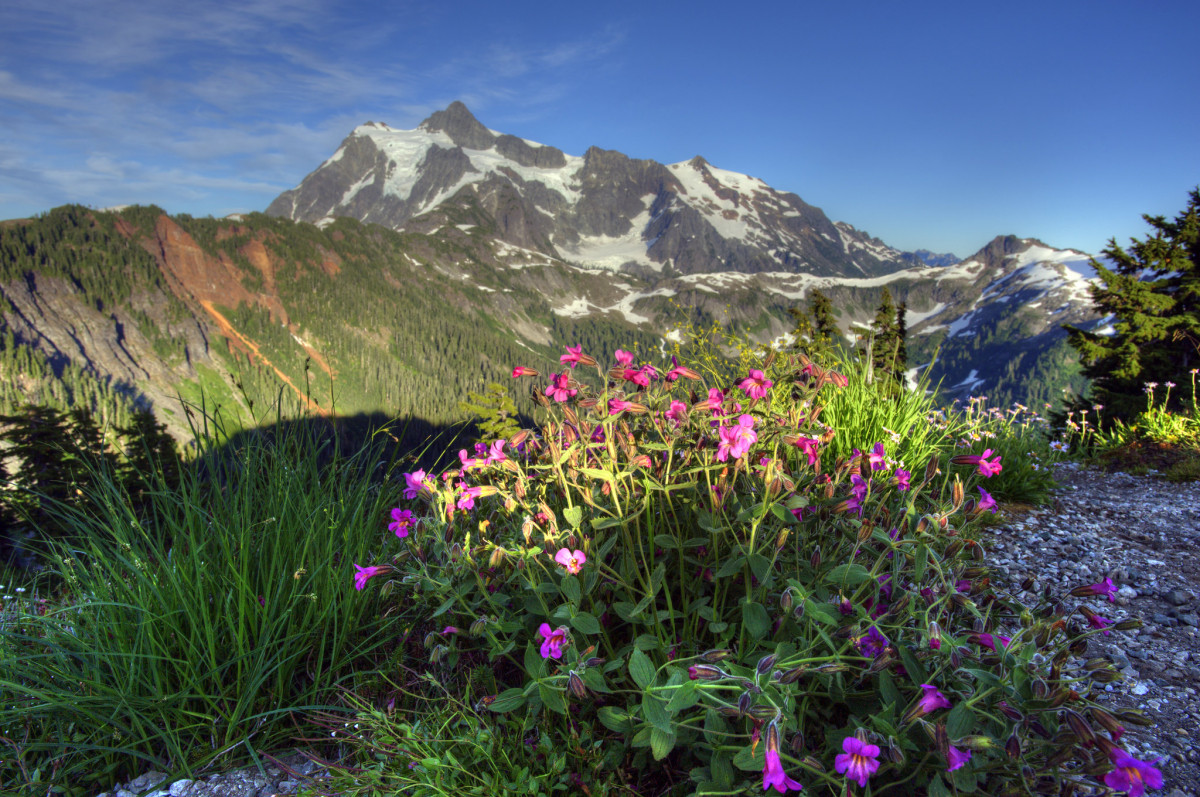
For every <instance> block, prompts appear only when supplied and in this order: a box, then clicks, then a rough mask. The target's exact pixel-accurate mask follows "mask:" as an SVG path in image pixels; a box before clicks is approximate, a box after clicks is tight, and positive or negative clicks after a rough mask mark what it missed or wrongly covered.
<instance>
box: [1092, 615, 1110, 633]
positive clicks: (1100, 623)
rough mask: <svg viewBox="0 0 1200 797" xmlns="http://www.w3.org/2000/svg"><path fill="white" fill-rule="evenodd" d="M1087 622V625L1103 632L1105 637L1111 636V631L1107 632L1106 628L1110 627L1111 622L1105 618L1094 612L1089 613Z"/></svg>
mask: <svg viewBox="0 0 1200 797" xmlns="http://www.w3.org/2000/svg"><path fill="white" fill-rule="evenodd" d="M1087 621H1088V625H1090V626H1091V627H1092V628H1099V629H1100V630H1101V631H1103V632H1104V635H1105V636H1109V635H1111V634H1112V631H1109V630H1108V627H1109V626H1110V625H1112V620H1109V619H1108V618H1107V617H1101V616H1100V615H1098V614H1096V613H1095V612H1090V613H1088V615H1087Z"/></svg>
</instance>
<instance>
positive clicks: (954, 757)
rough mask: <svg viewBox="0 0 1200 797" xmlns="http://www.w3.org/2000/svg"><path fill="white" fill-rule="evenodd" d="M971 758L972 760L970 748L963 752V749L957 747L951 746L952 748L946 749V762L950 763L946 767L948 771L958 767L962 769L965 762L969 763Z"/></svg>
mask: <svg viewBox="0 0 1200 797" xmlns="http://www.w3.org/2000/svg"><path fill="white" fill-rule="evenodd" d="M970 760H971V751H970V750H967V751H966V752H963V751H962V750H959V749H958V748H957V747H954V746H951V747H950V749H949V750H947V751H946V763H948V764H949V765H950V766H948V767H946V771H947V772H953V771H954V770H956V769H960V768H962V766H963V764H965V763H967V762H968V761H970Z"/></svg>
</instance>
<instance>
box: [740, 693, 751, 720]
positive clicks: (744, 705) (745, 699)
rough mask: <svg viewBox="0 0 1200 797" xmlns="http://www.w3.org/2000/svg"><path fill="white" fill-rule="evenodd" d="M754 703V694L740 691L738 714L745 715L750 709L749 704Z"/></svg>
mask: <svg viewBox="0 0 1200 797" xmlns="http://www.w3.org/2000/svg"><path fill="white" fill-rule="evenodd" d="M753 704H754V696H753V695H751V694H750V693H749V692H742V694H741V696H740V697H738V702H737V707H738V714H740V715H745V714H746V712H748V711H749V710H750V706H751V705H753Z"/></svg>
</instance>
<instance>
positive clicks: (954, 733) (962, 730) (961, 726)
mask: <svg viewBox="0 0 1200 797" xmlns="http://www.w3.org/2000/svg"><path fill="white" fill-rule="evenodd" d="M974 729H975V715H974V714H972V713H971V709H969V708H967V704H966V703H959V704H958V705H957V706H955V707H954V708H952V709H950V713H949V714H948V715H947V716H946V734H947V735H948V736H949V737H950V738H951V739H958V738H960V737H963V736H966V735H967V734H969V733H970V732H971V731H972V730H974Z"/></svg>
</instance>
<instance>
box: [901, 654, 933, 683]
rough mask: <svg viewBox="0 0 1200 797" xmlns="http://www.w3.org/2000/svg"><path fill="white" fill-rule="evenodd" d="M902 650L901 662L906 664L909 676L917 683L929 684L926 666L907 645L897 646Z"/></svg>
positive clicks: (905, 667)
mask: <svg viewBox="0 0 1200 797" xmlns="http://www.w3.org/2000/svg"><path fill="white" fill-rule="evenodd" d="M897 647H898V648H899V649H900V661H901V662H902V663H903V664H904V669H906V670H908V675H909V677H910V678H912V679H913V681H914V682H915V683H919V684H925V683H929V673H928V672H926V670H925V665H924V664H922V663H921V660H920V659H918V658H917V657H916V656H915V655H914V654H913V652H912V651H911V650H909V648H908V646H907V645H897Z"/></svg>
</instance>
